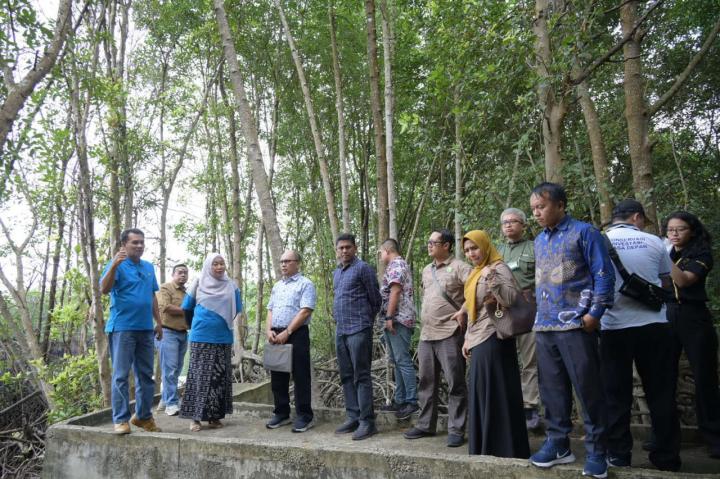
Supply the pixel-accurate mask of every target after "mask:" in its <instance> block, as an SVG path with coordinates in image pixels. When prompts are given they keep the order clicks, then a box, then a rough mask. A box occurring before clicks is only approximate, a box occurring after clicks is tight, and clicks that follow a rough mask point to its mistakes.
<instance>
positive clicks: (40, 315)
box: [37, 213, 54, 357]
mask: <svg viewBox="0 0 720 479" xmlns="http://www.w3.org/2000/svg"><path fill="white" fill-rule="evenodd" d="M53 216H54V213H52V214H51V215H50V224H51V225H52V221H53V220H54V218H53ZM51 236H52V226H48V232H47V241H45V255H44V256H45V258H44V259H43V268H42V276H41V278H40V301H39V305H38V316H37V318H38V320H37V325H38V331H37V338H38V342H39V343H40V350H41V351H42V352H43V357H44V355H45V348H44V340H43V332H44V331H45V324H46V323H49V321H50V314H48V315H47V318H46V319H45V320H43V314H44V313H45V294H46V292H47V270H48V264H49V263H50V240H51Z"/></svg>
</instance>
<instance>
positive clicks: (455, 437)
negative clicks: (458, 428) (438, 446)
mask: <svg viewBox="0 0 720 479" xmlns="http://www.w3.org/2000/svg"><path fill="white" fill-rule="evenodd" d="M464 443H465V438H463V437H462V436H461V435H460V434H448V438H447V447H460V446H462V445H463V444H464Z"/></svg>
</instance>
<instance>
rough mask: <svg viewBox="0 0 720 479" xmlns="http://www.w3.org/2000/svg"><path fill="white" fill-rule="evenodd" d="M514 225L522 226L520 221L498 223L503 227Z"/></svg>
mask: <svg viewBox="0 0 720 479" xmlns="http://www.w3.org/2000/svg"><path fill="white" fill-rule="evenodd" d="M516 223H517V224H522V221H520V220H503V221H501V222H500V224H501V225H503V226H512V225H514V224H516Z"/></svg>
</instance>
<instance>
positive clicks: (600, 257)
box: [530, 183, 615, 479]
mask: <svg viewBox="0 0 720 479" xmlns="http://www.w3.org/2000/svg"><path fill="white" fill-rule="evenodd" d="M566 206H567V196H566V194H565V190H564V189H563V187H562V186H560V185H558V184H554V183H541V184H540V185H538V186H536V187H535V189H534V190H533V191H532V194H531V195H530V207H531V209H532V212H533V216H534V217H535V219H536V220H537V222H538V224H539V225H540V226H542V227H543V228H544V229H543V231H542V232H541V233H540V234H539V235H538V236H537V237H536V238H535V296H536V300H537V315H536V317H535V326H534V328H533V330H534V331H535V338H536V353H537V361H538V373H539V381H538V385H539V387H540V397H541V399H542V401H543V404H544V405H545V417H546V420H547V421H546V422H547V440H546V441H545V443H544V444H543V446H542V448H541V449H540V450H539V451H538V452H536V453H535V454H533V455H532V457H530V462H532V464H534V465H535V466H538V467H551V466H554V465H555V464H566V463H569V462H573V461H575V456H574V455H573V453H572V451H571V450H570V441H569V439H568V435H569V434H570V431H571V430H572V419H571V417H570V413H571V409H572V389H573V387H574V388H575V391H576V392H577V396H578V398H579V399H580V403H581V404H582V413H583V420H584V423H585V448H586V450H587V454H586V460H585V468H584V470H583V475H585V476H592V477H596V478H599V479H602V478H604V477H607V463H606V456H605V437H604V435H605V423H606V420H607V418H606V416H607V412H606V406H605V401H604V391H603V386H602V380H601V379H600V356H599V350H598V333H597V330H598V328H599V325H600V318H601V317H602V315H603V313H604V312H605V310H606V309H607V308H608V307H610V306H612V303H613V295H614V291H615V289H614V288H615V273H614V269H613V266H612V263H611V261H610V257H609V255H608V252H607V249H606V247H605V243H604V242H603V239H602V236H601V234H600V232H599V231H598V230H597V229H596V228H594V227H593V226H592V225H590V224H587V223H584V222H582V221H577V220H575V219H573V218H572V217H571V216H570V215H568V214H566V213H565V207H566Z"/></svg>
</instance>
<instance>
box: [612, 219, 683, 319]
mask: <svg viewBox="0 0 720 479" xmlns="http://www.w3.org/2000/svg"><path fill="white" fill-rule="evenodd" d="M603 238H604V239H605V246H606V247H607V249H608V253H609V254H610V259H612V262H613V264H614V265H615V267H616V268H617V270H618V272H619V273H620V276H621V277H622V279H623V284H622V286H620V294H622V295H625V296H628V297H630V298H632V299H634V300H635V301H637V302H639V303H642V304H643V305H644V306H646V307H647V308H649V309H651V310H653V311H660V310H661V309H662V307H663V304H664V303H665V302H666V301H667V300H668V297H669V292H668V291H667V290H665V289H663V288H661V287H660V286H658V285H656V284H653V283H651V282H650V281H648V280H646V279H645V278H643V277H642V276H639V275H637V274H635V273H629V272H628V270H626V269H625V266H623V264H622V261H620V256H619V255H618V252H617V250H616V249H615V247H614V246H613V244H612V242H611V241H610V238H608V236H607V235H606V234H604V233H603Z"/></svg>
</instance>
